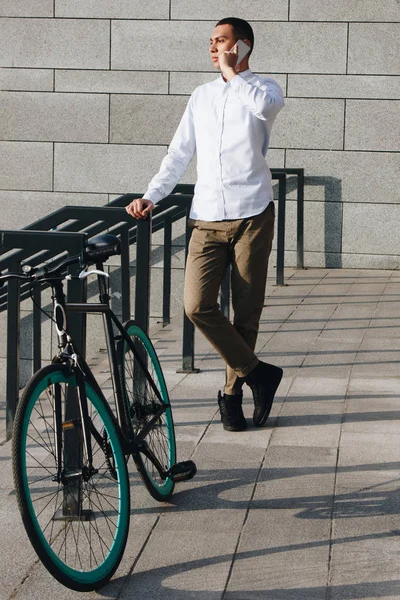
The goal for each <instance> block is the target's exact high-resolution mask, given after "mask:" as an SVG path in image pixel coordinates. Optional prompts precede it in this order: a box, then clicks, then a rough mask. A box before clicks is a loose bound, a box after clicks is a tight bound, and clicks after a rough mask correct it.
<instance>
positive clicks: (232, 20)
mask: <svg viewBox="0 0 400 600" xmlns="http://www.w3.org/2000/svg"><path fill="white" fill-rule="evenodd" d="M218 25H232V29H233V33H234V35H235V38H236V39H237V40H249V42H250V44H251V50H250V52H249V56H250V54H251V53H252V51H253V47H254V33H253V28H252V26H251V25H250V23H248V22H247V21H245V20H244V19H237V18H236V17H227V18H226V19H221V20H220V21H218V23H217V24H216V27H218Z"/></svg>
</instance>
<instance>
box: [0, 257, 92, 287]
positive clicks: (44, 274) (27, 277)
mask: <svg viewBox="0 0 400 600" xmlns="http://www.w3.org/2000/svg"><path fill="white" fill-rule="evenodd" d="M81 258H82V257H81V256H80V255H77V256H69V257H68V258H65V259H64V260H62V261H61V262H59V263H58V264H57V265H56V266H55V267H52V268H49V267H46V266H45V265H44V266H41V267H31V266H30V265H24V266H23V267H22V269H23V271H24V272H23V273H7V275H0V288H1V287H2V286H3V285H4V284H5V283H6V282H7V281H9V280H10V279H20V280H22V281H31V282H32V283H33V282H36V281H47V280H50V279H53V278H54V277H57V276H59V275H61V271H62V270H63V269H65V267H67V266H69V265H72V264H74V263H77V262H80V260H81Z"/></svg>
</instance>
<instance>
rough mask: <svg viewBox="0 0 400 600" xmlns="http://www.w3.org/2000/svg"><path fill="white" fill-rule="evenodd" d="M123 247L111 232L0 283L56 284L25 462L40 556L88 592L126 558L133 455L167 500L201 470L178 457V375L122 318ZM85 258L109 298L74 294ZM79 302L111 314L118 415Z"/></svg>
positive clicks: (23, 507)
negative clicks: (74, 320)
mask: <svg viewBox="0 0 400 600" xmlns="http://www.w3.org/2000/svg"><path fill="white" fill-rule="evenodd" d="M120 253H121V249H120V241H119V239H118V238H117V237H116V236H113V235H110V234H103V235H100V236H97V237H96V238H93V239H92V240H91V241H90V242H89V244H88V245H87V246H86V248H85V249H84V251H83V252H82V253H81V255H77V256H73V257H69V258H67V259H65V260H63V261H61V262H60V263H59V264H58V265H56V266H55V267H46V266H42V267H41V268H38V267H28V266H24V267H23V269H22V271H23V272H22V273H8V274H7V275H3V276H1V277H0V285H3V283H4V282H5V281H7V280H9V279H12V278H18V279H21V280H25V281H29V282H30V283H31V284H32V285H33V284H35V283H37V284H43V283H45V284H47V285H50V286H51V288H52V302H53V320H54V322H55V326H56V331H57V337H58V353H57V355H56V356H55V357H54V358H53V360H52V363H51V364H49V365H47V366H45V367H43V368H41V369H40V370H39V371H37V372H36V373H35V374H34V375H33V377H32V378H31V380H30V381H29V382H28V384H27V386H26V387H25V390H24V392H23V395H22V398H21V400H20V401H19V403H18V407H17V411H16V415H15V421H14V431H13V442H12V457H13V473H14V483H15V490H16V496H17V501H18V507H19V510H20V512H21V516H22V520H23V524H24V526H25V529H26V532H27V534H28V536H29V538H30V541H31V543H32V545H33V547H34V549H35V551H36V553H37V555H38V557H39V558H40V560H41V561H42V563H43V564H44V566H45V567H46V568H47V570H48V571H49V572H50V573H51V574H52V575H53V576H54V577H55V578H56V579H57V580H58V581H59V582H60V583H62V584H63V585H65V586H67V587H69V588H71V589H73V590H77V591H90V590H94V589H98V588H100V587H101V586H103V585H104V584H105V583H106V582H107V581H109V579H110V578H111V577H112V575H113V574H114V573H115V571H116V569H117V568H118V565H119V563H120V561H121V558H122V555H123V553H124V549H125V545H126V542H127V537H128V531H129V519H130V489H129V479H128V471H127V462H128V459H129V457H130V456H131V455H132V457H133V459H134V462H135V465H136V468H137V470H138V472H139V474H140V475H141V478H142V479H143V482H144V484H145V486H146V487H147V489H148V491H149V492H150V494H151V495H152V496H153V498H155V499H156V500H158V501H167V500H168V499H169V498H171V496H172V493H173V491H174V486H175V483H176V482H177V481H186V480H188V479H191V478H192V477H193V476H194V475H195V473H196V465H195V463H194V462H192V461H184V462H180V463H178V462H177V461H176V445H175V433H174V423H173V419H172V412H171V405H170V401H169V397H168V391H167V386H166V384H165V380H164V377H163V373H162V370H161V366H160V363H159V361H158V358H157V355H156V352H155V350H154V347H153V345H152V343H151V341H150V339H149V337H148V336H147V335H146V334H145V333H144V331H143V330H142V329H140V328H139V327H138V326H137V325H136V324H135V322H134V321H132V320H130V321H128V322H126V323H124V324H122V323H121V322H120V321H119V320H118V318H117V317H116V316H115V314H114V313H113V311H112V309H111V307H110V296H109V295H108V291H107V286H106V281H105V280H106V277H108V274H107V273H105V272H104V271H103V263H104V262H105V261H106V260H107V259H108V258H109V257H110V256H112V255H116V254H120ZM74 263H78V264H79V266H80V268H81V269H82V270H81V272H80V274H79V275H77V277H79V278H80V279H84V278H87V277H88V276H89V275H91V274H96V275H97V280H98V285H99V293H100V295H99V300H100V301H99V303H80V304H78V303H75V304H72V303H66V300H65V296H64V292H63V280H65V279H72V278H74V277H75V276H72V275H70V274H69V275H66V274H65V270H66V267H67V266H69V265H72V264H74ZM93 264H94V265H95V269H92V270H88V267H89V266H90V265H93ZM67 311H68V312H69V313H74V312H75V313H78V312H80V313H101V314H102V315H103V321H104V329H105V334H106V340H107V351H108V356H109V359H110V364H111V378H112V383H113V399H114V403H115V404H114V405H113V407H114V410H115V412H116V414H114V412H113V410H112V408H111V406H110V404H109V402H108V401H107V400H106V398H105V396H104V394H103V393H102V391H101V389H100V386H99V385H98V383H97V382H96V379H95V378H94V375H93V373H92V371H91V369H90V367H89V366H88V364H87V362H86V361H85V360H84V358H83V357H82V355H81V354H80V353H79V352H78V351H77V348H76V347H75V346H74V341H73V339H72V338H71V336H70V335H69V333H68V322H67ZM114 330H115V331H116V333H115V332H114Z"/></svg>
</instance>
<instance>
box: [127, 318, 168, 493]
mask: <svg viewBox="0 0 400 600" xmlns="http://www.w3.org/2000/svg"><path fill="white" fill-rule="evenodd" d="M125 328H126V332H127V334H128V335H129V337H130V338H131V341H132V344H133V346H134V348H135V351H134V352H133V350H132V348H131V346H130V345H129V344H128V342H127V341H126V340H121V342H120V344H119V357H118V363H119V366H120V369H121V379H122V381H123V384H124V391H125V399H126V407H127V414H128V418H129V419H130V421H131V423H132V428H133V431H134V433H135V435H136V437H137V438H138V440H139V452H138V453H137V454H136V455H134V457H133V458H134V460H135V463H136V466H137V468H138V471H139V473H140V475H141V476H142V479H143V482H144V484H145V485H146V487H147V489H148V491H149V492H150V494H151V495H152V496H153V498H155V499H156V500H158V501H159V502H163V501H166V500H168V499H169V498H170V497H171V496H172V493H173V491H174V482H173V481H172V479H171V478H170V477H168V476H167V475H166V473H167V472H168V470H169V469H170V468H171V467H172V465H174V464H175V462H176V445H175V431H174V423H173V419H172V412H171V406H170V403H169V398H168V391H167V386H166V383H165V379H164V376H163V373H162V370H161V366H160V362H159V360H158V358H157V354H156V352H155V350H154V347H153V345H152V343H151V341H150V339H149V338H148V336H147V335H146V334H145V333H144V331H143V330H142V329H140V327H138V326H137V325H136V324H135V323H134V321H129V322H128V323H127V324H125Z"/></svg>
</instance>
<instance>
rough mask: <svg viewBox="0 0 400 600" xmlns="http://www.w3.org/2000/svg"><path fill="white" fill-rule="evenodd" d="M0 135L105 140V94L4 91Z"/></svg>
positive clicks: (0, 106)
mask: <svg viewBox="0 0 400 600" xmlns="http://www.w3.org/2000/svg"><path fill="white" fill-rule="evenodd" d="M0 111H1V113H2V115H3V119H2V120H1V122H0V139H4V140H24V141H28V140H32V141H57V142H107V141H108V116H109V99H108V95H106V94H57V93H56V94H55V93H46V92H32V93H31V92H4V93H3V94H2V96H1V99H0Z"/></svg>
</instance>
